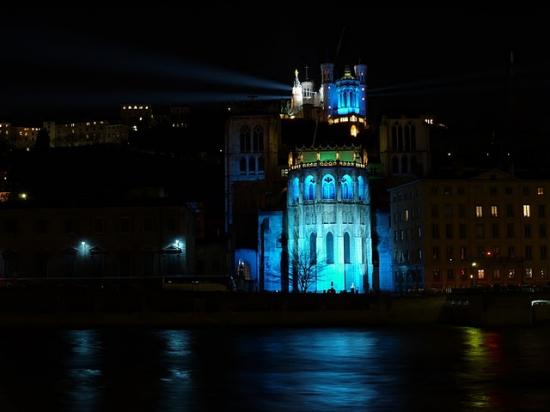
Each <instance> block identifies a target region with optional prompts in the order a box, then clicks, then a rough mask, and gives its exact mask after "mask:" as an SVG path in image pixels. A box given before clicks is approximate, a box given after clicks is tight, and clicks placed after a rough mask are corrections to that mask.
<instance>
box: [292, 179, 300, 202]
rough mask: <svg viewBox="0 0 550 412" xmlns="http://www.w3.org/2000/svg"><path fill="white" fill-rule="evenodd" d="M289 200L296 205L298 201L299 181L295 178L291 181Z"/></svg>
mask: <svg viewBox="0 0 550 412" xmlns="http://www.w3.org/2000/svg"><path fill="white" fill-rule="evenodd" d="M290 196H291V199H292V201H293V203H298V201H299V200H300V179H298V178H297V177H295V178H294V179H292V189H291V192H290Z"/></svg>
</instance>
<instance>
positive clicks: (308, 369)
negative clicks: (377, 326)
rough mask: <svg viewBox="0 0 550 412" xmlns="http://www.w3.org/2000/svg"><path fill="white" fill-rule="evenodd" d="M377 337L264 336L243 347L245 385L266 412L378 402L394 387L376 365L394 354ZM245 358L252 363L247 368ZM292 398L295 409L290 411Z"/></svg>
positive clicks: (321, 333)
mask: <svg viewBox="0 0 550 412" xmlns="http://www.w3.org/2000/svg"><path fill="white" fill-rule="evenodd" d="M394 346H395V340H393V339H388V340H386V341H384V343H383V344H382V342H381V336H380V335H379V334H377V333H376V332H364V331H361V332H356V331H346V332H345V333H344V332H343V331H326V330H322V331H320V330H319V331H309V332H308V333H304V332H303V331H300V332H296V331H287V332H286V333H284V334H274V335H268V336H261V337H259V338H256V339H252V340H251V341H249V342H248V345H246V346H244V348H245V351H243V352H241V360H242V361H243V362H244V363H245V366H243V369H244V371H242V372H241V379H242V380H243V382H248V383H253V386H252V387H249V388H248V390H247V392H249V394H250V393H251V392H254V393H255V395H254V399H261V400H262V406H263V408H262V409H266V410H267V409H270V410H279V409H282V408H285V407H286V408H289V407H290V409H292V410H303V409H304V408H305V409H311V408H314V409H315V410H338V409H339V408H342V407H343V406H347V407H361V406H365V405H369V404H372V403H375V402H376V397H377V394H378V393H379V392H380V389H379V386H381V385H387V384H391V381H392V377H391V376H388V375H387V374H384V373H383V371H382V369H381V366H382V363H380V362H377V361H376V359H377V358H379V357H384V356H389V355H390V353H391V352H392V351H393V350H394V349H395V348H394ZM246 358H250V359H253V362H246ZM289 397H292V403H291V404H290V405H289V402H288V401H289Z"/></svg>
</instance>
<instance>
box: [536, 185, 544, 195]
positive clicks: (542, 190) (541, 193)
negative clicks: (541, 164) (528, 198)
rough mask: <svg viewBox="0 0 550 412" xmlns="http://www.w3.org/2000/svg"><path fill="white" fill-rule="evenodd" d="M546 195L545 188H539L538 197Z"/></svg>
mask: <svg viewBox="0 0 550 412" xmlns="http://www.w3.org/2000/svg"><path fill="white" fill-rule="evenodd" d="M543 194H544V187H542V186H540V187H537V195H539V196H542V195H543Z"/></svg>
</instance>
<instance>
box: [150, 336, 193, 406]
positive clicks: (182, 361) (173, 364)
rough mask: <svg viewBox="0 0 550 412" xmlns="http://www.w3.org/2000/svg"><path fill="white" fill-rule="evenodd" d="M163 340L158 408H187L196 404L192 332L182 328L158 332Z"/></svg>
mask: <svg viewBox="0 0 550 412" xmlns="http://www.w3.org/2000/svg"><path fill="white" fill-rule="evenodd" d="M157 335H158V337H159V338H160V339H161V340H162V342H163V347H164V350H163V352H162V356H161V359H160V360H161V362H162V364H163V365H165V367H164V372H163V373H162V375H161V377H160V380H161V381H162V383H161V385H160V387H159V389H160V394H159V395H160V396H159V404H158V410H162V411H172V410H178V411H181V410H185V409H187V408H188V407H189V406H192V405H193V404H195V399H194V397H193V391H192V381H191V379H192V375H191V367H192V362H191V355H192V353H191V347H190V345H191V342H190V333H189V332H187V331H182V330H166V331H159V332H157Z"/></svg>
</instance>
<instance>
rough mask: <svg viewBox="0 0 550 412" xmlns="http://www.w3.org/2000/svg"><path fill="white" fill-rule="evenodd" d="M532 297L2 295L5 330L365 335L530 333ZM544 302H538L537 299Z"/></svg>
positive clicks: (548, 310)
mask: <svg viewBox="0 0 550 412" xmlns="http://www.w3.org/2000/svg"><path fill="white" fill-rule="evenodd" d="M534 298H535V296H533V295H525V294H517V295H507V294H501V295H500V294H499V295H494V294H475V293H473V294H461V295H417V296H395V295H389V294H372V295H370V294H339V295H328V294H268V293H265V294H246V293H243V294H240V293H223V292H222V293H206V292H205V293H189V292H181V291H165V290H136V289H128V290H89V289H83V290H69V289H63V288H61V289H50V290H34V289H32V290H2V291H0V326H4V327H18V326H24V327H28V326H32V327H65V328H101V327H153V328H154V327H158V328H217V327H307V326H312V327H324V326H326V327H338V326H343V327H344V326H345V327H366V326H384V325H398V326H399V325H400V326H406V325H410V326H414V325H435V324H453V325H470V326H508V325H531V324H533V323H535V322H539V323H540V322H542V321H548V320H550V306H547V307H540V308H539V307H533V306H532V305H531V302H532V300H533V299H534ZM536 298H540V296H538V297H536Z"/></svg>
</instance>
